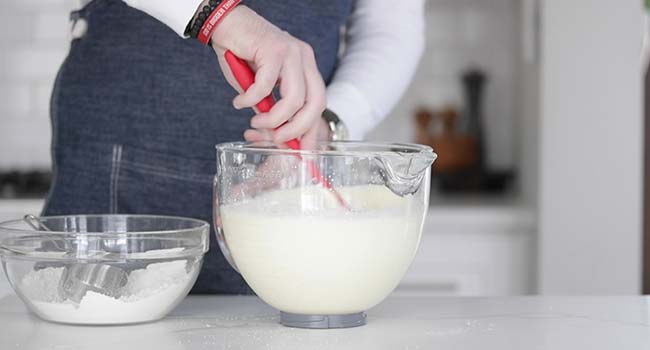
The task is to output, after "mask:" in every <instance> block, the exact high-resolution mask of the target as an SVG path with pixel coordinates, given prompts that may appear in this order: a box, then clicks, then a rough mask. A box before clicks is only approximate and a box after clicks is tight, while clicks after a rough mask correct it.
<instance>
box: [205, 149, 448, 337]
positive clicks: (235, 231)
mask: <svg viewBox="0 0 650 350" xmlns="http://www.w3.org/2000/svg"><path fill="white" fill-rule="evenodd" d="M435 158H436V155H435V154H434V153H433V151H432V149H431V148H429V147H427V146H421V145H415V144H381V143H363V142H327V143H322V144H320V145H319V147H318V148H317V149H316V150H310V151H296V150H289V149H278V148H277V147H275V146H274V145H273V144H271V143H254V144H251V143H226V144H220V145H218V146H217V160H218V166H217V175H216V177H215V191H214V194H215V197H214V198H215V200H214V208H215V213H214V214H215V223H216V228H217V239H218V241H219V246H220V248H221V250H222V251H223V253H224V255H225V256H226V258H227V259H228V261H229V262H230V263H231V265H232V266H233V267H234V268H235V269H236V270H237V271H239V273H240V274H241V275H242V276H243V277H244V279H245V280H246V282H247V283H248V284H249V285H250V287H251V288H252V289H253V290H254V291H255V293H257V295H258V296H259V297H260V298H262V299H263V300H264V301H266V302H267V303H268V304H270V305H271V306H273V307H275V308H277V309H279V310H280V311H281V323H282V324H284V325H287V326H295V327H304V328H338V327H352V326H358V325H362V324H364V323H365V314H364V311H365V310H367V309H368V308H370V307H373V306H374V305H376V304H378V303H379V302H381V301H382V300H383V299H384V298H385V297H386V296H387V295H388V294H390V292H391V291H392V290H393V289H394V288H395V287H396V286H397V285H398V283H399V282H400V280H401V278H402V277H403V275H404V273H405V272H406V270H407V269H408V267H409V265H410V264H411V262H412V261H413V258H414V257H415V254H416V251H417V248H418V244H419V241H420V235H421V232H422V226H423V223H424V218H425V213H426V212H427V206H428V202H429V181H430V167H431V164H432V163H433V162H434V160H435ZM330 186H331V188H328V187H330ZM337 195H340V197H342V198H343V202H344V203H341V202H340V201H339V200H338V199H337Z"/></svg>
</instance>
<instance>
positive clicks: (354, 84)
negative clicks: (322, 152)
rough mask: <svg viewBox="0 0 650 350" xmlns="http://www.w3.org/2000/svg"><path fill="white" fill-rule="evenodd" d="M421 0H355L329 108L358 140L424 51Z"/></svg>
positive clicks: (401, 90)
mask: <svg viewBox="0 0 650 350" xmlns="http://www.w3.org/2000/svg"><path fill="white" fill-rule="evenodd" d="M424 26H425V23H424V0H404V1H393V0H357V1H356V2H355V5H354V9H353V11H352V14H351V16H350V20H349V23H348V28H347V34H346V47H345V50H344V53H343V55H342V56H341V58H340V61H339V67H338V69H337V70H336V72H335V74H334V77H333V78H332V81H331V83H330V85H329V86H328V87H327V101H328V108H329V109H330V110H332V111H333V112H334V113H336V114H337V115H338V116H339V118H341V120H343V121H344V122H345V124H346V125H347V127H348V130H349V132H350V138H351V139H353V140H354V139H362V138H363V136H364V135H365V134H366V133H367V132H368V131H370V129H372V128H373V127H374V126H375V125H377V124H378V123H379V122H380V121H381V120H382V119H383V118H384V117H385V116H386V115H387V114H388V113H389V112H390V111H391V109H392V108H393V107H394V106H395V104H396V103H397V101H398V100H399V99H400V98H401V96H402V94H403V93H404V91H406V88H407V87H408V84H409V83H410V81H411V79H412V78H413V75H414V74H415V70H416V67H417V64H418V62H419V60H420V57H421V56H422V52H423V50H424V37H425V36H424Z"/></svg>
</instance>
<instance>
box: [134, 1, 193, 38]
mask: <svg viewBox="0 0 650 350" xmlns="http://www.w3.org/2000/svg"><path fill="white" fill-rule="evenodd" d="M124 2H126V3H127V4H128V5H129V6H131V7H134V8H136V9H138V10H140V11H143V12H145V13H147V14H148V15H149V16H151V17H153V18H155V19H157V20H159V21H161V22H163V23H165V24H166V25H167V26H169V27H170V28H171V29H173V30H174V31H175V32H176V33H177V34H178V35H180V36H182V37H185V34H184V32H185V27H186V26H187V23H188V22H189V21H190V20H191V19H192V18H193V17H194V14H195V13H196V9H197V8H198V7H199V5H200V4H201V3H202V2H203V0H124Z"/></svg>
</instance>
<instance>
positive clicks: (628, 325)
mask: <svg viewBox="0 0 650 350" xmlns="http://www.w3.org/2000/svg"><path fill="white" fill-rule="evenodd" d="M649 304H650V299H649V298H647V297H504V298H415V297H409V298H398V297H391V298H389V299H387V300H386V301H385V302H384V303H382V304H381V305H379V306H378V307H376V308H374V309H373V310H370V312H369V313H368V324H367V325H366V326H363V327H359V328H351V329H343V330H304V329H292V328H286V327H283V326H281V325H279V324H278V322H277V321H278V319H277V313H276V312H275V311H274V310H273V309H271V308H270V307H268V306H266V305H265V304H263V303H262V302H261V301H259V300H258V299H257V298H255V297H224V296H191V297H188V298H187V299H186V300H185V301H184V302H183V303H182V304H181V305H180V306H179V307H178V308H177V309H176V310H175V311H174V312H173V313H172V314H171V315H170V316H168V317H167V318H166V319H164V320H162V321H159V322H155V323H150V324H143V325H135V326H125V327H117V326H113V327H90V326H85V327H77V326H67V325H58V324H53V323H48V322H45V321H41V320H39V319H38V318H37V317H36V316H34V315H32V314H29V313H28V312H27V310H26V308H25V307H24V306H23V304H22V303H21V302H20V301H19V299H18V298H17V297H16V296H14V295H10V296H5V297H4V298H2V299H0V327H1V328H0V349H3V350H9V349H23V350H30V349H66V350H72V349H92V350H103V349H110V350H116V349H136V350H137V349H156V350H183V349H188V350H195V349H196V350H198V349H209V350H215V349H283V350H290V349H499V350H502V349H555V350H561V349H572V350H573V349H590V350H598V349H649V348H650V325H649V316H650V307H649Z"/></svg>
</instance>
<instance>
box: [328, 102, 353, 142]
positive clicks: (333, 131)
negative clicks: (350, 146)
mask: <svg viewBox="0 0 650 350" xmlns="http://www.w3.org/2000/svg"><path fill="white" fill-rule="evenodd" d="M323 119H325V121H326V122H327V126H328V127H329V129H330V139H331V140H332V141H343V140H347V139H348V128H347V127H346V126H345V123H343V121H342V120H341V119H339V117H338V116H337V115H336V113H334V112H332V111H330V110H329V109H326V110H325V111H324V112H323Z"/></svg>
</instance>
